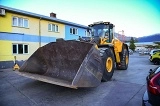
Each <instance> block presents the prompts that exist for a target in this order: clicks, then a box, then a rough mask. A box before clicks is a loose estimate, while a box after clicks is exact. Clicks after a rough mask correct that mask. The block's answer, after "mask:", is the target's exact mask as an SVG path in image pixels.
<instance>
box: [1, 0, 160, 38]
mask: <svg viewBox="0 0 160 106" xmlns="http://www.w3.org/2000/svg"><path fill="white" fill-rule="evenodd" d="M0 5H4V6H8V7H12V8H16V9H20V10H25V11H29V12H33V13H37V14H41V15H45V16H49V14H50V13H51V12H53V13H56V14H57V18H58V19H62V20H66V21H70V22H74V23H78V24H82V25H86V26H87V25H89V24H92V23H93V22H98V21H104V22H107V21H109V22H111V23H113V24H114V25H115V31H116V32H117V33H118V32H120V31H122V30H124V34H125V35H126V36H132V37H142V36H148V35H152V34H156V33H160V0H0Z"/></svg>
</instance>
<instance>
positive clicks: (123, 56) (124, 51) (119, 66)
mask: <svg viewBox="0 0 160 106" xmlns="http://www.w3.org/2000/svg"><path fill="white" fill-rule="evenodd" d="M126 57H128V62H129V51H128V50H127V49H126V48H125V47H124V46H123V48H122V52H121V53H120V64H118V63H116V68H117V69H118V70H126V69H127V68H128V64H126Z"/></svg>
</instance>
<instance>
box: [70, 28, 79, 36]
mask: <svg viewBox="0 0 160 106" xmlns="http://www.w3.org/2000/svg"><path fill="white" fill-rule="evenodd" d="M70 34H74V35H78V29H77V28H70Z"/></svg>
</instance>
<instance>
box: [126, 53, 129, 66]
mask: <svg viewBox="0 0 160 106" xmlns="http://www.w3.org/2000/svg"><path fill="white" fill-rule="evenodd" d="M128 60H129V59H128V56H127V55H126V64H128Z"/></svg>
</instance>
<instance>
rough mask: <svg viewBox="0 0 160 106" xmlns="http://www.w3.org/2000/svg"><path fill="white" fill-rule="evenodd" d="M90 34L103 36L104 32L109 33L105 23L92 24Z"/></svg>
mask: <svg viewBox="0 0 160 106" xmlns="http://www.w3.org/2000/svg"><path fill="white" fill-rule="evenodd" d="M91 33H92V36H100V37H103V36H105V34H108V35H109V26H108V25H105V24H98V25H94V26H92V28H91Z"/></svg>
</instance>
